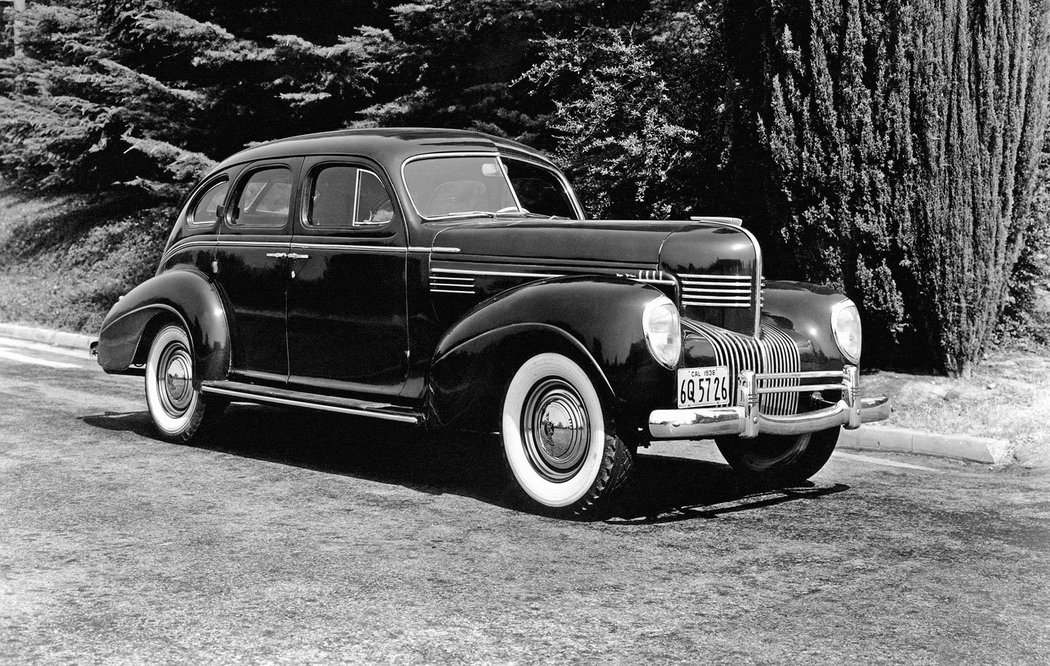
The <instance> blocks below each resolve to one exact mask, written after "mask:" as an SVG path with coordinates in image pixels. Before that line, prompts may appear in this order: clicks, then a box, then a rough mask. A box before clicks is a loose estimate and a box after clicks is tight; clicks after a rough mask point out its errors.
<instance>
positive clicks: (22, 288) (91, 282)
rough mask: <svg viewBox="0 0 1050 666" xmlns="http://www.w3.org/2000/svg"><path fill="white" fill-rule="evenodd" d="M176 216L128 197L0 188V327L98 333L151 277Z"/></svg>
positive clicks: (173, 210) (163, 207)
mask: <svg viewBox="0 0 1050 666" xmlns="http://www.w3.org/2000/svg"><path fill="white" fill-rule="evenodd" d="M175 214H176V211H175V209H174V208H173V207H171V206H156V205H152V207H150V203H148V202H147V204H146V205H145V206H144V205H143V200H142V198H140V197H133V196H129V195H126V194H116V195H114V194H108V195H58V196H46V195H45V196H39V195H38V196H32V197H31V196H29V195H27V194H24V193H21V192H17V191H14V190H11V189H0V280H3V285H4V288H3V289H2V290H0V321H7V322H12V323H20V324H28V325H36V326H46V327H50V328H56V329H61V330H66V331H75V332H81V333H88V334H91V333H97V332H98V327H99V325H100V324H101V322H102V317H103V316H104V315H105V313H106V312H107V311H108V310H109V308H110V306H112V305H113V303H115V302H116V300H117V298H118V297H119V296H121V295H122V294H124V293H126V292H127V291H128V290H129V289H131V288H132V287H134V286H135V285H136V284H138V283H140V282H142V281H143V280H145V279H147V278H148V277H150V276H151V275H152V274H153V272H154V270H155V269H156V266H157V263H158V262H159V260H160V256H161V254H162V252H163V250H164V241H165V240H166V238H167V235H168V231H169V230H170V227H171V223H172V221H173V220H174V216H175Z"/></svg>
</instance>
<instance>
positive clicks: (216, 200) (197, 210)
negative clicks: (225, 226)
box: [190, 180, 230, 224]
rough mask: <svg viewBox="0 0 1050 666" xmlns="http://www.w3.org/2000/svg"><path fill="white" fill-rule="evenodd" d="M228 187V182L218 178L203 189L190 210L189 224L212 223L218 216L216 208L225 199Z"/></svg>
mask: <svg viewBox="0 0 1050 666" xmlns="http://www.w3.org/2000/svg"><path fill="white" fill-rule="evenodd" d="M228 189H230V182H229V181H228V180H220V181H219V182H217V183H214V184H212V185H211V186H209V187H208V188H207V189H206V190H204V192H203V193H202V194H201V195H200V196H198V197H197V202H196V203H195V204H194V206H193V210H192V211H190V224H214V223H215V221H216V220H217V219H218V217H219V216H218V208H219V206H221V205H222V202H223V201H225V200H226V191H227V190H228Z"/></svg>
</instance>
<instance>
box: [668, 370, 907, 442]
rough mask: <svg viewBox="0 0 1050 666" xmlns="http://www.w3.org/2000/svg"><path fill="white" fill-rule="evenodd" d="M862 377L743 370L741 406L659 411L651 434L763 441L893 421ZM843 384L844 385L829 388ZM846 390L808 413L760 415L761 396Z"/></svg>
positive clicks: (884, 400) (850, 373) (847, 372)
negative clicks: (867, 394)
mask: <svg viewBox="0 0 1050 666" xmlns="http://www.w3.org/2000/svg"><path fill="white" fill-rule="evenodd" d="M859 376H860V373H859V371H858V370H857V367H856V366H854V365H847V366H845V367H844V368H843V369H842V371H841V372H786V373H776V374H758V373H755V372H754V371H752V370H742V371H741V372H740V375H739V378H738V381H737V405H738V406H737V407H697V408H690V409H657V410H654V411H653V412H652V413H650V414H649V434H650V435H652V436H653V437H654V438H656V439H705V438H708V437H718V436H722V435H737V436H739V437H744V438H751V437H757V436H758V435H759V433H764V434H770V435H801V434H803V433H807V432H817V431H818V430H826V429H828V428H834V427H836V426H843V427H845V428H847V429H853V428H859V427H860V424H861V423H869V422H871V421H882V420H884V419H887V418H889V415H890V402H889V400H888V399H887V398H886V397H884V396H879V397H873V398H862V397H861V396H860V385H859V381H858V380H859ZM785 379H793V380H817V381H824V382H825V383H821V384H800V385H798V386H769V387H765V386H762V384H764V383H766V382H771V381H773V382H778V383H781V384H782V383H783V382H782V381H778V380H785ZM836 379H837V380H839V381H838V383H827V382H829V381H834V380H836ZM824 390H835V391H838V390H841V391H842V397H841V398H840V399H839V401H838V402H836V403H835V404H833V405H831V406H830V407H825V408H824V409H818V410H816V411H812V412H806V413H804V414H793V415H791V416H772V415H768V414H762V413H761V412H760V411H759V396H760V395H763V394H767V393H783V392H789V391H790V392H795V393H809V392H816V391H824Z"/></svg>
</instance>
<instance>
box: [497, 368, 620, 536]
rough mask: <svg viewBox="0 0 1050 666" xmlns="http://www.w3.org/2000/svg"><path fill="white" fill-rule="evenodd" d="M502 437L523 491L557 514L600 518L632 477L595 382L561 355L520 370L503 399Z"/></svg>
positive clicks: (511, 468)
mask: <svg viewBox="0 0 1050 666" xmlns="http://www.w3.org/2000/svg"><path fill="white" fill-rule="evenodd" d="M502 438H503V452H504V455H505V457H506V460H507V465H508V467H510V470H511V472H512V473H513V474H514V478H515V480H516V481H517V483H518V486H519V487H520V488H521V490H522V491H524V493H525V494H526V495H528V497H529V498H531V499H532V500H533V501H534V502H535V503H537V504H538V505H540V506H541V507H543V508H545V509H547V510H548V511H550V512H553V513H557V514H560V515H566V516H575V517H594V516H597V515H599V514H600V513H602V512H603V511H604V510H606V509H607V508H608V506H609V502H610V498H612V497H613V496H614V495H615V494H616V492H617V491H618V490H619V489H620V488H622V487H623V486H625V485H626V483H627V480H628V478H629V476H630V472H631V467H632V463H633V461H632V458H631V452H630V450H629V449H628V447H627V446H626V445H625V444H624V443H623V441H621V440H620V438H618V437H616V435H615V434H614V433H613V432H612V429H611V421H610V420H608V419H607V418H606V414H605V411H604V410H603V408H602V403H601V400H600V398H599V397H598V393H597V391H595V389H594V386H593V384H592V383H591V380H590V378H589V377H588V376H587V373H586V372H584V371H583V369H582V368H580V366H578V365H577V364H576V363H574V362H573V361H572V360H571V359H569V358H567V357H565V356H562V355H561V354H550V353H547V354H538V355H536V356H533V357H532V358H530V359H528V360H527V361H525V363H523V364H522V365H521V367H520V368H518V371H517V372H516V373H515V374H514V377H513V378H512V379H511V381H510V385H509V386H508V387H507V393H506V396H505V398H504V400H503V412H502Z"/></svg>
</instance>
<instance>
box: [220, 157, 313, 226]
mask: <svg viewBox="0 0 1050 666" xmlns="http://www.w3.org/2000/svg"><path fill="white" fill-rule="evenodd" d="M280 169H283V170H285V171H287V172H288V173H289V174H290V175H291V180H290V181H289V182H290V184H291V189H290V191H289V194H288V212H287V213H286V214H285V218H284V224H281V225H268V224H244V223H241V222H238V221H237V219H236V218H234V217H232V215H233V209H234V208H237V209H238V210H239V209H240V206H238V205H236V204H239V203H240V201H241V195H242V194H243V193H244V189H245V188H246V187H247V186H248V183H250V182H251V179H252V176H254V175H255V174H257V173H261V172H263V171H271V170H280ZM297 176H298V171H297V169H293V168H292V167H291V166H289V165H288V164H285V163H283V162H260V163H257V164H256V165H253V166H250V167H248V168H247V169H245V170H244V171H243V172H242V173H241V174H239V175H238V177H237V186H236V191H235V194H234V197H235V198H234V200H232V201H231V202H230V203H232V204H234V205H232V206H230V207H229V209H227V211H226V214H225V215H224V216H223V217H224V218H225V222H226V226H228V227H229V228H231V229H269V230H271V231H272V230H275V229H276V230H279V229H287V228H288V223H289V222H290V221H291V219H292V209H293V207H294V204H295V194H296V185H297V183H296V178H297ZM271 182H272V181H271ZM261 195H262V192H261V191H260V192H259V193H258V194H256V195H255V199H257V198H258V197H259V196H261ZM255 199H253V200H252V202H254V200H255ZM249 205H250V204H249Z"/></svg>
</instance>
